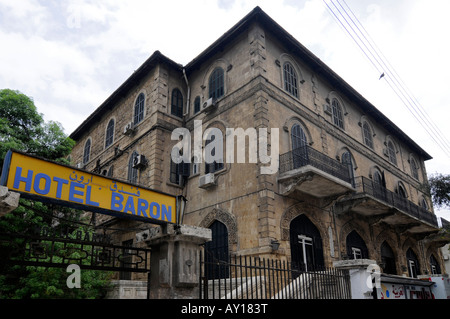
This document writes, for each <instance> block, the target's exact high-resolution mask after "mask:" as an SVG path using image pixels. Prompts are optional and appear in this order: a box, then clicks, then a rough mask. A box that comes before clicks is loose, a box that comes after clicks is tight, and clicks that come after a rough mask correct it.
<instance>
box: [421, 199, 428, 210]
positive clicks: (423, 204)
mask: <svg viewBox="0 0 450 319" xmlns="http://www.w3.org/2000/svg"><path fill="white" fill-rule="evenodd" d="M420 207H422V208H423V209H425V210H428V203H427V201H426V200H425V198H423V197H422V200H421V201H420Z"/></svg>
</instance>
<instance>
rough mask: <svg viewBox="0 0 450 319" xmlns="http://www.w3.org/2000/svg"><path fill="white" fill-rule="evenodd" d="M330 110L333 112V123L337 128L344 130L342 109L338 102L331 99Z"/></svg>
mask: <svg viewBox="0 0 450 319" xmlns="http://www.w3.org/2000/svg"><path fill="white" fill-rule="evenodd" d="M331 110H332V112H333V123H334V125H336V126H337V127H339V128H341V129H344V119H343V117H342V108H341V105H340V104H339V102H338V100H336V99H333V102H332V103H331Z"/></svg>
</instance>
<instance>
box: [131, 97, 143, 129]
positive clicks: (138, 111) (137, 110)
mask: <svg viewBox="0 0 450 319" xmlns="http://www.w3.org/2000/svg"><path fill="white" fill-rule="evenodd" d="M144 104H145V95H144V93H141V94H139V96H138V97H137V99H136V103H134V121H133V122H134V124H138V123H140V122H141V121H142V120H143V119H144Z"/></svg>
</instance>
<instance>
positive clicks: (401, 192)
mask: <svg viewBox="0 0 450 319" xmlns="http://www.w3.org/2000/svg"><path fill="white" fill-rule="evenodd" d="M397 194H399V195H400V197H402V198H407V197H408V195H407V193H406V188H405V186H403V183H402V182H399V183H398V187H397Z"/></svg>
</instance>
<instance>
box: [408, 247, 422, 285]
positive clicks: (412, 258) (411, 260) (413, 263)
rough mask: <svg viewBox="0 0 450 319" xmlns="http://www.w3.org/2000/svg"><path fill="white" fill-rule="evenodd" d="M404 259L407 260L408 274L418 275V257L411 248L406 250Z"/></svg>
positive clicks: (414, 276) (411, 275) (415, 276)
mask: <svg viewBox="0 0 450 319" xmlns="http://www.w3.org/2000/svg"><path fill="white" fill-rule="evenodd" d="M406 260H407V262H408V273H409V276H410V277H413V278H417V275H420V265H419V259H418V258H417V255H416V254H415V253H414V251H413V250H412V249H411V248H409V249H408V250H407V251H406Z"/></svg>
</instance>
